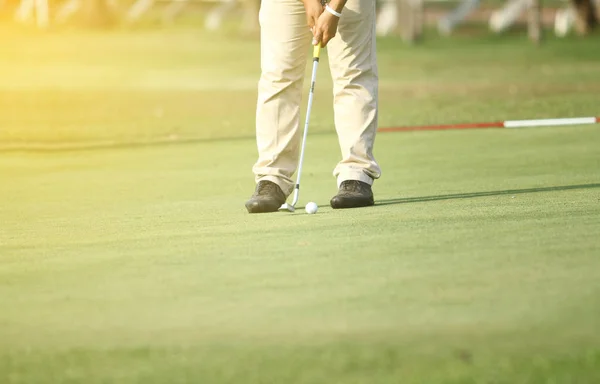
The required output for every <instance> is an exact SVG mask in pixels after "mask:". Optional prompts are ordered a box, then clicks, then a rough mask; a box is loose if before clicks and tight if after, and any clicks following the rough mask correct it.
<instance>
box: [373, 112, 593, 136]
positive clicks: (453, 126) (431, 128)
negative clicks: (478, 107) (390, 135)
mask: <svg viewBox="0 0 600 384" xmlns="http://www.w3.org/2000/svg"><path fill="white" fill-rule="evenodd" d="M596 124H600V116H599V117H596ZM483 128H504V122H503V121H497V122H492V123H467V124H445V125H417V126H412V127H410V126H408V127H384V128H379V129H378V130H377V132H410V131H445V130H451V129H483Z"/></svg>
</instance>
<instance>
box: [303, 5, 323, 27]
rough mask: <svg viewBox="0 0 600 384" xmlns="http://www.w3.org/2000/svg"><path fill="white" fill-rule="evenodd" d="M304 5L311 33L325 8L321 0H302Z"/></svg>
mask: <svg viewBox="0 0 600 384" xmlns="http://www.w3.org/2000/svg"><path fill="white" fill-rule="evenodd" d="M302 3H303V4H304V10H305V12H306V24H308V27H309V28H310V30H311V31H313V30H314V27H315V25H316V24H317V20H319V16H321V14H322V13H323V11H324V10H325V7H323V5H321V1H320V0H302Z"/></svg>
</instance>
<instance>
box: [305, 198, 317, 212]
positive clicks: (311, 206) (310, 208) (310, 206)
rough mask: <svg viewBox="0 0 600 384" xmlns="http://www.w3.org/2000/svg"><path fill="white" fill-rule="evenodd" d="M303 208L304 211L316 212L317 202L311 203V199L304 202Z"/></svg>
mask: <svg viewBox="0 0 600 384" xmlns="http://www.w3.org/2000/svg"><path fill="white" fill-rule="evenodd" d="M304 209H305V210H306V213H308V214H309V215H312V214H313V213H317V209H319V206H318V205H317V203H313V202H312V201H311V202H310V203H308V204H306V207H304Z"/></svg>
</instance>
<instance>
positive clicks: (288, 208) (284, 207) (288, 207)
mask: <svg viewBox="0 0 600 384" xmlns="http://www.w3.org/2000/svg"><path fill="white" fill-rule="evenodd" d="M279 210H280V211H288V212H294V211H295V210H296V208H294V206H293V205H291V204H288V203H284V204H283V205H282V206H281V207H279Z"/></svg>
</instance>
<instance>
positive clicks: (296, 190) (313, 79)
mask: <svg viewBox="0 0 600 384" xmlns="http://www.w3.org/2000/svg"><path fill="white" fill-rule="evenodd" d="M318 67H319V60H318V58H315V59H314V60H313V69H312V76H311V79H310V91H309V92H308V107H307V108H306V119H305V121H304V133H303V134H302V145H301V146H300V160H299V161H298V172H297V174H296V186H295V188H294V199H293V200H292V206H294V207H295V206H296V203H297V202H298V199H299V198H300V178H301V177H302V164H304V152H305V149H306V138H307V137H308V123H309V121H310V112H311V110H312V104H313V98H314V94H315V82H316V80H317V68H318Z"/></svg>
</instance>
